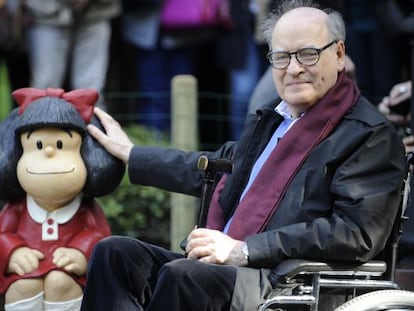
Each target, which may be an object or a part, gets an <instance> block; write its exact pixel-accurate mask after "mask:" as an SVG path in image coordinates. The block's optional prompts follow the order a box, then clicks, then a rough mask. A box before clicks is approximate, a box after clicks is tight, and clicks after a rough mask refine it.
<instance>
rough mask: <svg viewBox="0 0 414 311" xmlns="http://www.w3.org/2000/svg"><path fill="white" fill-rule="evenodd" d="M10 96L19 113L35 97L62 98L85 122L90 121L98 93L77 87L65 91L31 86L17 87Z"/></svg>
mask: <svg viewBox="0 0 414 311" xmlns="http://www.w3.org/2000/svg"><path fill="white" fill-rule="evenodd" d="M12 96H13V98H14V100H15V101H16V102H17V104H18V105H19V114H20V115H21V114H22V113H23V112H24V111H25V109H26V108H27V107H28V106H29V105H30V104H31V103H32V102H34V101H35V100H36V99H39V98H42V97H58V98H62V99H63V100H66V101H67V102H69V103H71V104H72V106H73V107H75V109H76V110H77V111H78V112H79V114H80V115H81V117H82V119H83V120H85V122H86V123H89V122H90V121H91V119H92V116H93V107H94V105H95V103H96V101H97V100H98V98H99V94H98V92H97V91H96V90H95V89H78V90H74V91H70V92H67V93H65V91H64V90H63V89H54V88H47V89H45V90H42V89H36V88H31V87H26V88H21V89H18V90H16V91H14V92H13V93H12Z"/></svg>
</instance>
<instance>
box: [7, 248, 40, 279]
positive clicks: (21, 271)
mask: <svg viewBox="0 0 414 311" xmlns="http://www.w3.org/2000/svg"><path fill="white" fill-rule="evenodd" d="M44 257H45V256H44V255H43V254H42V253H41V252H40V251H38V250H36V249H32V248H28V247H20V248H17V249H16V250H14V251H13V253H12V254H11V256H10V261H9V266H8V267H7V272H9V273H16V274H18V275H20V276H22V275H25V274H27V273H30V272H33V271H34V270H36V269H37V268H38V267H39V261H40V260H42V259H43V258H44Z"/></svg>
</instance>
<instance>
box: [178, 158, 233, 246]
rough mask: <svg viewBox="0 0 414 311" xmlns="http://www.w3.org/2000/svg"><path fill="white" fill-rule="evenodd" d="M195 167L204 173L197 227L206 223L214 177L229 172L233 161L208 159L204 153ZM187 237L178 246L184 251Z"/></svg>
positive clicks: (231, 169) (201, 226)
mask: <svg viewBox="0 0 414 311" xmlns="http://www.w3.org/2000/svg"><path fill="white" fill-rule="evenodd" d="M197 169H198V170H199V171H201V172H203V173H204V184H203V188H202V191H201V200H200V211H199V216H198V225H197V227H198V228H203V227H205V226H206V223H207V214H208V209H209V206H210V202H211V197H212V196H213V191H214V186H215V181H216V178H217V177H218V176H219V174H220V175H221V174H231V173H232V172H233V161H231V160H229V159H209V158H208V157H207V156H206V155H202V156H200V157H199V158H198V161H197ZM186 246H187V239H184V240H183V241H181V243H180V248H181V249H182V250H184V251H185V248H186Z"/></svg>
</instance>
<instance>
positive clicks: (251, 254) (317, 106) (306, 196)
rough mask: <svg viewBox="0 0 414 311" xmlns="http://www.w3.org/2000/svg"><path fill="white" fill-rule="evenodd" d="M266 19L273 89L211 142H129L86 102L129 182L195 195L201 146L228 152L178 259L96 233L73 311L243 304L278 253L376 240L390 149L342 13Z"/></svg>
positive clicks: (384, 223) (389, 189)
mask: <svg viewBox="0 0 414 311" xmlns="http://www.w3.org/2000/svg"><path fill="white" fill-rule="evenodd" d="M266 27H267V31H266V32H265V35H266V37H267V38H268V42H269V47H270V52H269V54H268V57H269V60H270V63H271V65H272V67H273V80H274V82H275V86H276V88H277V92H278V94H279V96H280V98H281V99H280V100H278V101H275V102H272V103H270V104H269V105H267V106H263V107H262V108H261V109H260V110H259V111H258V112H257V114H252V115H249V116H248V119H247V122H246V126H245V128H244V130H243V133H242V135H241V137H240V141H239V142H237V143H235V142H228V143H226V144H224V145H223V146H222V147H221V148H219V150H217V151H215V152H182V151H179V150H175V149H164V148H161V147H142V146H133V145H132V143H131V142H130V140H129V139H128V137H127V136H126V135H125V133H124V132H123V131H122V129H121V128H120V126H119V124H118V123H117V122H116V121H114V119H112V118H111V116H109V115H108V114H106V113H105V112H103V111H102V110H99V109H97V110H96V114H97V116H98V117H99V118H100V119H101V121H102V123H103V124H104V127H105V129H106V134H104V133H103V132H102V131H99V130H98V129H97V128H95V127H92V126H91V127H89V131H90V133H91V134H92V135H93V136H95V137H96V139H98V140H99V141H100V142H101V143H102V144H103V145H104V146H105V147H106V148H107V150H108V151H109V152H111V153H112V154H114V155H115V156H116V157H118V158H120V159H122V160H123V161H124V162H125V163H128V165H129V177H130V179H131V181H132V182H133V183H139V184H144V185H151V186H157V187H160V188H163V189H166V190H170V191H176V192H182V193H187V194H192V195H200V192H201V186H202V176H201V175H200V173H199V172H198V171H197V169H196V162H197V159H198V158H199V156H200V155H202V154H205V155H207V156H208V157H209V158H219V157H221V158H229V159H232V160H233V161H234V171H233V173H232V174H230V175H224V176H223V177H222V178H221V179H220V182H219V183H218V185H217V186H216V188H215V192H214V194H213V198H212V202H211V204H210V210H209V214H208V219H207V228H196V229H194V230H193V231H192V232H191V233H190V234H189V235H188V244H187V247H186V254H187V256H186V257H185V256H184V255H183V254H178V253H174V252H171V251H168V250H165V249H162V248H159V247H157V246H154V245H151V244H148V243H145V242H143V241H139V240H136V239H132V238H128V237H110V238H107V239H105V240H104V241H102V242H101V243H99V244H98V246H97V247H96V248H95V251H94V255H93V258H92V259H91V266H90V268H89V272H88V281H87V286H86V290H85V295H84V301H83V308H82V310H128V311H130V310H151V311H153V310H177V311H183V310H238V311H240V310H255V308H257V306H258V305H259V303H260V302H261V301H263V299H264V296H265V294H266V293H267V292H268V290H269V288H270V286H271V285H270V282H269V281H268V280H267V275H268V274H269V271H270V269H271V268H273V267H275V266H277V265H278V264H279V263H280V262H282V261H283V260H284V259H286V258H309V259H312V258H314V259H327V260H346V261H366V260H369V259H372V258H373V257H375V256H376V255H377V254H378V253H379V252H380V251H381V250H382V249H383V247H384V244H385V241H386V240H387V237H388V236H389V233H390V230H391V227H392V224H393V221H394V219H395V216H396V212H397V209H398V203H399V189H400V181H401V178H402V173H403V168H404V163H405V160H404V148H403V146H402V143H401V141H400V139H399V138H398V136H397V135H396V133H395V132H394V130H393V128H392V126H391V125H390V124H388V123H387V121H386V119H385V118H384V117H383V116H382V115H381V114H380V113H379V112H378V111H377V109H376V108H375V107H374V106H372V105H371V104H370V103H369V102H368V101H367V100H366V99H365V98H363V97H362V96H360V93H359V91H358V89H357V88H356V86H355V84H354V83H353V82H352V81H351V80H350V79H349V78H348V77H347V76H346V74H345V71H344V66H345V44H344V40H345V27H344V23H343V20H342V17H341V16H340V14H339V13H337V12H325V11H322V10H320V9H318V8H316V6H315V5H314V4H312V3H310V2H309V1H306V2H305V1H288V2H286V3H284V4H283V5H282V6H281V7H280V12H279V13H278V14H273V15H271V16H270V18H269V20H268V21H267V23H266ZM252 289H254V290H252ZM248 293H254V295H253V294H252V295H250V294H248Z"/></svg>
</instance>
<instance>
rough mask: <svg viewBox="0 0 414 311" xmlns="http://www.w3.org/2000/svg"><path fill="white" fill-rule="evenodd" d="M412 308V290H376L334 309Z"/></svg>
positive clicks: (383, 310)
mask: <svg viewBox="0 0 414 311" xmlns="http://www.w3.org/2000/svg"><path fill="white" fill-rule="evenodd" d="M385 310H395V311H397V310H398V311H402V310H414V292H410V291H406V290H377V291H373V292H370V293H367V294H364V295H361V296H357V297H355V298H353V299H351V300H349V301H347V302H346V303H344V304H343V305H340V306H339V307H337V308H336V309H335V311H385Z"/></svg>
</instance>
